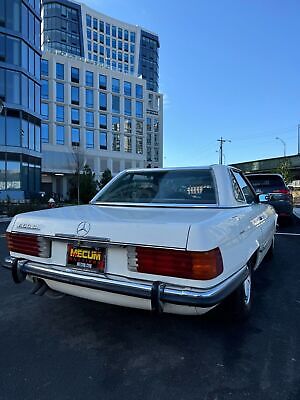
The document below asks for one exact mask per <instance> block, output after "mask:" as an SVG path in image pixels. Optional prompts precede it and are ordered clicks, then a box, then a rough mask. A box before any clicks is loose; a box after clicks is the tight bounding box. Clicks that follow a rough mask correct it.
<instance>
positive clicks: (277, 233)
mask: <svg viewBox="0 0 300 400" xmlns="http://www.w3.org/2000/svg"><path fill="white" fill-rule="evenodd" d="M275 235H281V236H300V233H285V232H276V233H275Z"/></svg>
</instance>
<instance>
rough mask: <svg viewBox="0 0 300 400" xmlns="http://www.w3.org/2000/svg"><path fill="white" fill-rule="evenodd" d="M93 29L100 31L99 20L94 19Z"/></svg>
mask: <svg viewBox="0 0 300 400" xmlns="http://www.w3.org/2000/svg"><path fill="white" fill-rule="evenodd" d="M93 29H98V20H97V18H93Z"/></svg>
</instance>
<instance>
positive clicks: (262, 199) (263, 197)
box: [258, 194, 270, 203]
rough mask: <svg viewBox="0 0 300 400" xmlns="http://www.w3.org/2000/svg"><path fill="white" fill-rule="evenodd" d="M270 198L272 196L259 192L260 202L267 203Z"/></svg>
mask: <svg viewBox="0 0 300 400" xmlns="http://www.w3.org/2000/svg"><path fill="white" fill-rule="evenodd" d="M269 200H270V196H269V195H268V194H259V195H258V201H259V202H260V203H267V202H268V201H269Z"/></svg>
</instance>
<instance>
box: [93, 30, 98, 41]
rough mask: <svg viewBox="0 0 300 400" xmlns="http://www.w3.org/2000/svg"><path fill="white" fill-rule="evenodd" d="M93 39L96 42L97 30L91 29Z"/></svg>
mask: <svg viewBox="0 0 300 400" xmlns="http://www.w3.org/2000/svg"><path fill="white" fill-rule="evenodd" d="M93 40H94V42H98V32H96V31H93Z"/></svg>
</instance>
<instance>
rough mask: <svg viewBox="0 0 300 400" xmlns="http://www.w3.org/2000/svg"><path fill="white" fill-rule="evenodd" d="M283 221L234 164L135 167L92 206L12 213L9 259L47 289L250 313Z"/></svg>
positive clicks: (17, 276) (15, 271)
mask: <svg viewBox="0 0 300 400" xmlns="http://www.w3.org/2000/svg"><path fill="white" fill-rule="evenodd" d="M276 220H277V215H276V213H275V211H274V209H273V207H271V206H269V205H267V204H260V203H259V202H258V198H257V196H256V194H255V192H254V191H253V189H252V187H251V185H249V183H248V182H247V180H245V178H244V176H243V174H242V173H241V172H240V171H238V170H237V169H234V168H230V167H227V166H223V165H213V166H209V167H198V168H166V169H140V170H128V171H124V172H121V173H120V174H119V175H118V176H117V177H115V178H114V179H113V180H112V181H111V182H110V183H109V184H107V185H106V186H105V187H104V188H103V189H102V190H101V191H100V192H99V193H98V194H97V195H96V196H95V197H94V198H93V199H92V201H91V202H90V204H89V205H82V206H73V207H65V208H57V209H51V210H44V211H37V212H31V213H26V214H21V215H17V216H16V217H14V219H13V220H12V221H11V223H10V225H9V227H8V229H7V239H8V246H9V250H10V257H8V258H7V259H6V260H5V263H4V266H5V267H6V268H10V269H11V271H12V276H13V279H14V280H15V282H22V281H23V280H24V279H28V280H30V281H32V282H33V283H34V284H35V286H34V289H33V292H34V293H36V294H40V295H41V294H43V293H45V292H46V293H50V294H52V295H53V294H55V293H57V292H60V293H65V294H70V295H73V296H78V297H83V298H86V299H91V300H96V301H100V302H104V303H110V304H117V305H121V306H127V307H134V308H140V309H146V310H153V311H156V312H167V313H178V314H202V313H205V312H207V311H209V310H210V309H212V308H214V307H215V306H217V305H218V304H220V303H222V304H223V305H224V309H226V308H227V310H229V311H230V313H232V315H234V316H236V317H238V318H243V317H245V316H247V315H248V313H249V311H250V307H251V302H252V273H253V271H255V270H256V269H257V267H258V266H259V265H260V264H261V262H262V260H263V258H264V257H265V256H268V257H270V256H271V254H272V250H273V245H274V233H275V229H276Z"/></svg>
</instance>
